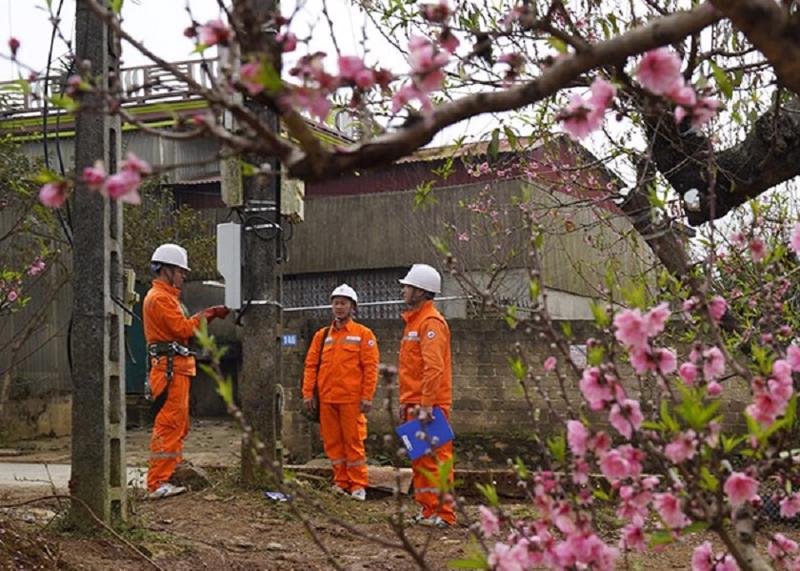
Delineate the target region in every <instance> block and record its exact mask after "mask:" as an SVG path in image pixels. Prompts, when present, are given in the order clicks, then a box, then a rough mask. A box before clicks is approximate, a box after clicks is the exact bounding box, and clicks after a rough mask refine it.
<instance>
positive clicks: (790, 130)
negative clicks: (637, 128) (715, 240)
mask: <svg viewBox="0 0 800 571" xmlns="http://www.w3.org/2000/svg"><path fill="white" fill-rule="evenodd" d="M776 112H777V114H778V115H777V117H776V116H775V114H776ZM647 128H648V131H649V133H650V135H651V136H652V137H653V138H654V144H653V157H654V159H655V162H656V165H657V166H658V170H659V171H661V173H662V174H663V175H664V176H665V177H666V179H667V180H668V181H669V183H670V185H672V187H673V188H674V189H675V190H676V191H677V192H678V193H679V194H680V195H681V196H683V195H684V194H686V192H688V191H689V190H691V189H697V190H698V191H699V193H700V198H701V200H700V208H699V210H697V209H695V210H692V209H690V208H688V207H687V208H686V212H687V215H688V218H689V223H690V224H692V225H693V226H696V225H699V224H703V223H704V222H708V221H709V220H712V219H717V218H720V217H722V216H724V215H725V214H727V213H728V212H730V211H731V210H733V209H734V208H736V207H737V206H739V205H741V204H743V203H745V202H747V201H748V200H750V199H752V198H755V197H757V196H759V195H760V194H762V193H764V192H765V191H767V190H769V189H770V188H772V187H774V186H776V185H778V184H780V183H782V182H786V181H788V180H791V179H792V178H794V177H796V176H798V175H800V100H798V98H795V99H793V100H792V101H790V102H789V103H788V104H786V105H784V106H783V107H781V108H780V109H779V110H778V111H776V110H775V108H773V109H771V110H770V111H768V112H767V113H765V114H764V115H762V116H761V117H759V118H758V119H757V120H756V122H755V124H754V125H753V128H752V129H751V131H750V132H749V133H748V134H747V136H746V137H745V138H744V140H742V141H741V142H740V143H738V144H737V145H735V146H733V147H731V148H729V149H725V150H723V151H713V152H714V157H713V163H714V164H716V166H717V172H716V180H715V185H714V189H713V195H714V200H713V201H711V200H710V198H711V194H712V193H711V189H709V173H708V165H709V161H708V158H709V157H708V153H710V152H712V147H711V144H710V141H709V140H708V137H707V136H706V135H704V134H702V133H700V132H698V131H694V130H691V131H688V132H685V131H684V132H683V133H681V132H680V131H679V126H676V125H675V124H674V122H673V121H671V120H670V119H669V118H667V119H665V118H664V115H663V114H658V113H655V114H653V115H652V116H651V117H650V118H649V122H648V125H647Z"/></svg>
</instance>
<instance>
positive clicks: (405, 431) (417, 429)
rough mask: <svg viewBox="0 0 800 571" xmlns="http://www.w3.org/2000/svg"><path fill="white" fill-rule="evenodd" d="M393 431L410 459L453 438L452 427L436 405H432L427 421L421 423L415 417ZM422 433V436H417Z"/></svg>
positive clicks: (414, 458)
mask: <svg viewBox="0 0 800 571" xmlns="http://www.w3.org/2000/svg"><path fill="white" fill-rule="evenodd" d="M395 432H397V436H399V437H400V440H402V441H403V445H404V446H405V447H406V450H408V457H409V458H411V459H412V460H416V459H417V458H419V457H420V456H423V455H425V454H427V453H428V451H430V450H431V448H433V449H436V448H439V447H440V446H442V445H443V444H447V443H448V442H450V441H451V440H452V439H453V429H452V428H451V427H450V423H448V422H447V417H445V415H444V412H442V409H441V408H439V407H438V406H436V407H433V420H432V421H430V422H429V423H427V424H424V425H423V424H422V423H421V422H420V421H419V419H417V418H415V419H414V420H409V421H408V422H406V423H404V424H401V425H400V426H398V427H397V428H396V429H395ZM423 434H424V437H423V438H421V439H420V438H418V436H420V435H423ZM434 439H435V440H434ZM434 443H435V446H434V445H433V444H434Z"/></svg>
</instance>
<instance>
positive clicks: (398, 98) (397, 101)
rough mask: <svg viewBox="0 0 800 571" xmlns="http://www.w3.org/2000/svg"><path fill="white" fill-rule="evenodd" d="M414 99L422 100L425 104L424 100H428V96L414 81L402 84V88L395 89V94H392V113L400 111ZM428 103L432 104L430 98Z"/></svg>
mask: <svg viewBox="0 0 800 571" xmlns="http://www.w3.org/2000/svg"><path fill="white" fill-rule="evenodd" d="M413 99H418V100H420V101H422V102H423V106H424V105H425V103H424V100H427V96H426V95H425V94H424V93H422V92H421V91H420V90H419V89H417V86H416V85H414V84H413V83H410V84H406V85H404V86H402V87H401V88H400V89H398V90H397V91H395V93H394V95H392V113H397V112H398V111H400V109H402V108H403V107H405V106H406V105H408V103H410V102H411V101H412V100H413ZM428 105H430V101H429V100H428Z"/></svg>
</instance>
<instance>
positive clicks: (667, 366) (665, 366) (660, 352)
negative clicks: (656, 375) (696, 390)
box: [655, 349, 678, 375]
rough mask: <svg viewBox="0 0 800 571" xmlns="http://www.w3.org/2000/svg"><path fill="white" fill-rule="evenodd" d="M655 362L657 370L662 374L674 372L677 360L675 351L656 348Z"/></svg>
mask: <svg viewBox="0 0 800 571" xmlns="http://www.w3.org/2000/svg"><path fill="white" fill-rule="evenodd" d="M655 358H656V363H657V366H658V370H659V371H661V372H662V373H663V374H665V375H668V374H670V373H673V372H675V368H676V367H677V364H678V360H677V358H676V357H675V353H674V352H673V351H671V350H669V349H656V351H655Z"/></svg>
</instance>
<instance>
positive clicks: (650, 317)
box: [644, 303, 671, 337]
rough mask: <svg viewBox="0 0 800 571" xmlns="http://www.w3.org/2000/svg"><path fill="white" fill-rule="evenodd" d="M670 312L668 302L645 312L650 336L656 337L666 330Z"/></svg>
mask: <svg viewBox="0 0 800 571" xmlns="http://www.w3.org/2000/svg"><path fill="white" fill-rule="evenodd" d="M670 313H671V312H670V310H669V305H668V304H667V303H660V304H658V305H657V306H655V307H654V308H652V309H651V310H650V311H648V312H647V313H646V314H645V316H644V317H645V320H646V322H647V335H648V336H649V337H654V336H656V335H658V334H659V333H661V332H662V331H664V327H665V326H666V324H667V319H669V316H670Z"/></svg>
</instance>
